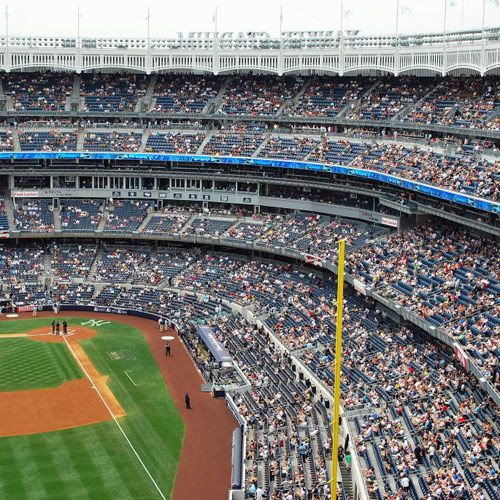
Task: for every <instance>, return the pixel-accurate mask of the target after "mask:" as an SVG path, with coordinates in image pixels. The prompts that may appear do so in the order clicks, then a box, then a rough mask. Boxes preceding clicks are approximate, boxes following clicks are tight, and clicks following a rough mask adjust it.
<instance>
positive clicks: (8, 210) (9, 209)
mask: <svg viewBox="0 0 500 500" xmlns="http://www.w3.org/2000/svg"><path fill="white" fill-rule="evenodd" d="M3 201H4V208H5V215H6V216H7V221H8V223H9V229H10V231H15V230H16V223H15V222H14V202H13V201H12V198H11V197H10V193H9V192H6V193H5V195H4V197H3Z"/></svg>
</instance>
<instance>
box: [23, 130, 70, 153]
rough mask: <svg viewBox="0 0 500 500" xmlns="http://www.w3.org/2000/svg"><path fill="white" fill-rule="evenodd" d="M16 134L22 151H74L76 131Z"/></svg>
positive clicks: (32, 131) (31, 131)
mask: <svg viewBox="0 0 500 500" xmlns="http://www.w3.org/2000/svg"><path fill="white" fill-rule="evenodd" d="M18 134H19V144H20V146H21V150H22V151H76V144H77V131H76V130H71V131H67V132H61V131H58V130H50V131H44V132H38V131H34V130H30V131H21V130H19V132H18Z"/></svg>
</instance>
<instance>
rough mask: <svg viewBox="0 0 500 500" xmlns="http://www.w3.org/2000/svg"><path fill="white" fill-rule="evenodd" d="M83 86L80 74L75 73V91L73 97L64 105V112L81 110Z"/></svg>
mask: <svg viewBox="0 0 500 500" xmlns="http://www.w3.org/2000/svg"><path fill="white" fill-rule="evenodd" d="M81 84H82V78H81V76H80V75H79V74H78V73H75V75H74V77H73V90H72V92H71V95H70V96H69V97H68V98H67V99H66V103H65V105H64V111H78V109H79V108H80V87H81Z"/></svg>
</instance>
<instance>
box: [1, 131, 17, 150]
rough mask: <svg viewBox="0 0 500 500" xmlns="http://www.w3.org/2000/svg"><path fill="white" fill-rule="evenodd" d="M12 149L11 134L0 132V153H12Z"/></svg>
mask: <svg viewBox="0 0 500 500" xmlns="http://www.w3.org/2000/svg"><path fill="white" fill-rule="evenodd" d="M13 149H14V141H13V139H12V132H10V131H9V130H8V131H6V132H0V151H12V150H13Z"/></svg>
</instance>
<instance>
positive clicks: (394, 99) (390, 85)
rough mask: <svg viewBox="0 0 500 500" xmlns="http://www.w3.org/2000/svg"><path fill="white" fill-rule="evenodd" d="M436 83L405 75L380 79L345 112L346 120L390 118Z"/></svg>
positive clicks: (427, 91) (426, 92)
mask: <svg viewBox="0 0 500 500" xmlns="http://www.w3.org/2000/svg"><path fill="white" fill-rule="evenodd" d="M437 84H438V80H436V79H434V78H417V77H414V76H406V77H404V76H403V77H399V78H395V77H393V78H387V79H384V80H380V81H379V82H378V83H377V85H375V87H374V88H372V90H371V91H369V92H367V93H365V94H364V95H363V97H362V98H361V99H360V100H359V102H358V103H357V104H356V105H355V106H354V107H353V109H351V110H349V111H348V112H347V114H346V118H347V119H348V120H390V119H391V118H393V117H394V116H396V115H397V114H398V113H400V112H401V111H403V109H404V108H405V107H407V106H413V105H415V103H416V102H418V101H419V100H420V99H421V98H422V97H423V96H425V95H427V94H428V93H429V92H430V91H431V90H432V89H433V88H434V87H436V86H437Z"/></svg>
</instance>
